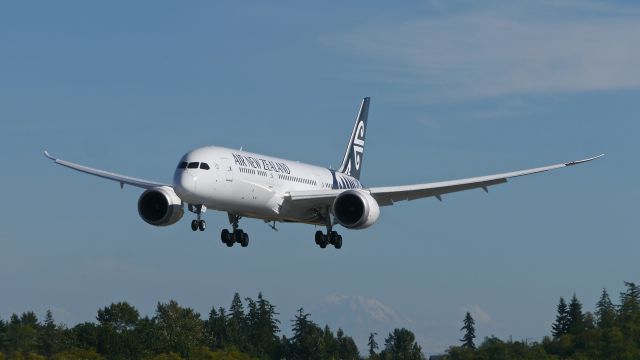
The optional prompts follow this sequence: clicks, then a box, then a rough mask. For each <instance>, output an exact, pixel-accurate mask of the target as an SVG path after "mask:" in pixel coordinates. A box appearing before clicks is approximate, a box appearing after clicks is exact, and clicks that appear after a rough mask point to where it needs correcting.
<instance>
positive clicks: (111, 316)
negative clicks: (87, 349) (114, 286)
mask: <svg viewBox="0 0 640 360" xmlns="http://www.w3.org/2000/svg"><path fill="white" fill-rule="evenodd" d="M96 319H97V320H98V322H99V323H100V325H102V326H106V327H110V328H112V329H113V330H115V331H116V332H117V333H122V332H125V331H127V330H132V329H133V328H134V327H135V326H136V324H137V323H138V320H140V313H139V312H138V310H137V309H136V308H134V307H133V306H131V305H129V304H128V303H127V302H122V301H121V302H118V303H111V305H109V306H107V307H105V308H102V309H100V310H98V316H97V317H96Z"/></svg>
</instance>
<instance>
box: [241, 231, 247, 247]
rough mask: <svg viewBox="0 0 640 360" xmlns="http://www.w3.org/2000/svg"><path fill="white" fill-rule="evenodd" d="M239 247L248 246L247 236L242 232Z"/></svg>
mask: <svg viewBox="0 0 640 360" xmlns="http://www.w3.org/2000/svg"><path fill="white" fill-rule="evenodd" d="M240 246H242V247H247V246H249V234H247V233H245V232H243V233H242V239H241V240H240Z"/></svg>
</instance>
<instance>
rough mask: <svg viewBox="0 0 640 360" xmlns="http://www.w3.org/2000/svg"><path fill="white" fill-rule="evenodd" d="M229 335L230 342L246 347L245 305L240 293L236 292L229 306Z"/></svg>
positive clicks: (239, 346) (236, 345)
mask: <svg viewBox="0 0 640 360" xmlns="http://www.w3.org/2000/svg"><path fill="white" fill-rule="evenodd" d="M226 326H227V336H228V342H229V344H231V345H233V346H235V347H237V348H239V349H245V348H246V344H247V341H246V336H245V335H246V331H245V329H246V328H247V326H246V319H245V315H244V306H243V305H242V300H241V299H240V294H238V293H235V294H234V295H233V300H232V301H231V306H230V307H229V317H228V318H227V324H226Z"/></svg>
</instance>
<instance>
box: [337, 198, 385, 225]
mask: <svg viewBox="0 0 640 360" xmlns="http://www.w3.org/2000/svg"><path fill="white" fill-rule="evenodd" d="M331 211H332V212H333V215H334V216H335V218H336V220H337V221H338V223H339V224H340V225H342V226H344V227H346V228H348V229H364V228H367V227H369V226H371V225H373V224H374V223H375V222H376V220H378V217H379V216H380V207H379V206H378V202H377V201H376V200H375V199H374V198H373V197H372V196H371V195H370V194H369V193H367V192H365V191H363V190H347V191H344V192H343V193H341V194H340V195H338V196H337V197H336V199H335V200H334V201H333V207H332V209H331Z"/></svg>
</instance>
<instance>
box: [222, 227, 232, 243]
mask: <svg viewBox="0 0 640 360" xmlns="http://www.w3.org/2000/svg"><path fill="white" fill-rule="evenodd" d="M220 240H222V242H223V243H225V244H227V243H232V244H233V242H231V241H230V240H231V234H230V233H229V230H227V229H222V232H220ZM227 246H228V245H227Z"/></svg>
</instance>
